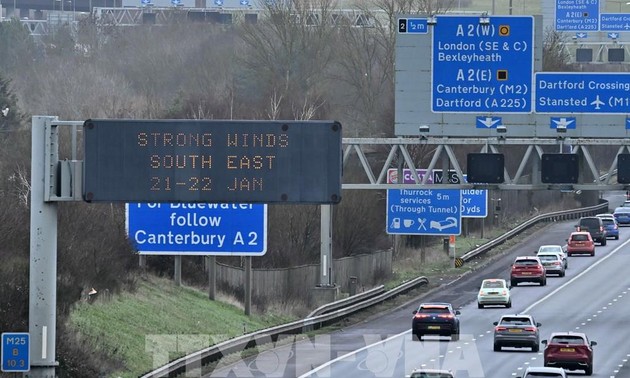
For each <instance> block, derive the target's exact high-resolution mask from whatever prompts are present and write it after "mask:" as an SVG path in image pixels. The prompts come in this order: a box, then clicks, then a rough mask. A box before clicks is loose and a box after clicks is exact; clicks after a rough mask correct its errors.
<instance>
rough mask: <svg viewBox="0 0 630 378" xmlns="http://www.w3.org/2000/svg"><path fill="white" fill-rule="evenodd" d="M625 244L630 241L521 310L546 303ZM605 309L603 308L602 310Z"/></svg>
mask: <svg viewBox="0 0 630 378" xmlns="http://www.w3.org/2000/svg"><path fill="white" fill-rule="evenodd" d="M627 244H630V239H629V240H626V241H625V242H624V243H623V244H621V245H620V246H618V247H617V248H615V249H613V250H612V251H611V252H610V253H609V254H607V255H606V256H604V257H602V258H601V259H599V260H597V261H596V262H594V263H593V264H591V266H589V267H588V268H586V269H584V270H583V271H582V272H581V273H580V274H578V275H577V276H575V277H573V278H571V279H570V280H569V281H567V282H565V283H564V284H563V285H560V286H559V287H558V288H556V289H555V290H553V291H552V292H551V293H549V294H547V295H545V296H544V297H542V298H540V299H539V300H537V301H536V302H534V303H532V304H531V305H529V307H527V308H526V309H525V310H523V313H524V314H526V313H529V312H531V311H532V309H533V308H534V307H536V306H538V305H539V304H541V303H543V302H544V301H546V300H547V299H549V298H551V297H552V296H553V295H554V294H556V293H557V292H559V291H560V290H562V289H564V288H565V287H567V286H569V285H570V284H571V283H572V282H573V281H576V280H577V279H578V278H580V277H582V276H583V275H585V274H586V273H588V272H589V271H591V269H595V267H596V266H597V265H599V264H601V263H603V262H604V261H606V260H607V259H608V258H610V257H611V256H613V255H615V254H616V253H617V252H619V251H621V249H622V247H625V246H626V245H627ZM605 309H606V308H605V307H604V310H605Z"/></svg>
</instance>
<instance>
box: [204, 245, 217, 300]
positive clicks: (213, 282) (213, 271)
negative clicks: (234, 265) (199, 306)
mask: <svg viewBox="0 0 630 378" xmlns="http://www.w3.org/2000/svg"><path fill="white" fill-rule="evenodd" d="M206 259H207V260H206V261H207V263H208V299H210V300H211V301H213V300H215V299H216V297H217V258H216V257H215V256H207V257H206Z"/></svg>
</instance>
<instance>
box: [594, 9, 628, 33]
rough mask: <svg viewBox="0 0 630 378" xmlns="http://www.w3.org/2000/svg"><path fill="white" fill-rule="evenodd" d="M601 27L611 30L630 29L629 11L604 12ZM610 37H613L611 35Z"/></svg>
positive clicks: (604, 29) (625, 30)
mask: <svg viewBox="0 0 630 378" xmlns="http://www.w3.org/2000/svg"><path fill="white" fill-rule="evenodd" d="M599 29H600V30H601V31H610V32H627V31H630V14H628V13H602V16H601V17H600V24H599ZM608 38H611V37H610V35H609V36H608ZM617 38H618V37H617Z"/></svg>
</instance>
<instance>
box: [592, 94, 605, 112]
mask: <svg viewBox="0 0 630 378" xmlns="http://www.w3.org/2000/svg"><path fill="white" fill-rule="evenodd" d="M591 105H595V110H600V109H601V107H600V106H601V105H606V104H605V103H604V102H603V101H602V100H600V99H599V95H597V97H596V98H595V100H593V101H591Z"/></svg>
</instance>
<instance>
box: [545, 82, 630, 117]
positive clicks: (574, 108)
mask: <svg viewBox="0 0 630 378" xmlns="http://www.w3.org/2000/svg"><path fill="white" fill-rule="evenodd" d="M535 76H536V91H535V92H536V112H538V113H594V114H619V113H622V114H627V113H628V107H630V73H617V72H616V73H602V72H575V73H560V72H537V73H536V75H535Z"/></svg>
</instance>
